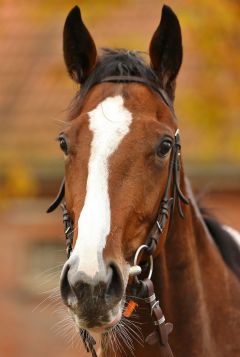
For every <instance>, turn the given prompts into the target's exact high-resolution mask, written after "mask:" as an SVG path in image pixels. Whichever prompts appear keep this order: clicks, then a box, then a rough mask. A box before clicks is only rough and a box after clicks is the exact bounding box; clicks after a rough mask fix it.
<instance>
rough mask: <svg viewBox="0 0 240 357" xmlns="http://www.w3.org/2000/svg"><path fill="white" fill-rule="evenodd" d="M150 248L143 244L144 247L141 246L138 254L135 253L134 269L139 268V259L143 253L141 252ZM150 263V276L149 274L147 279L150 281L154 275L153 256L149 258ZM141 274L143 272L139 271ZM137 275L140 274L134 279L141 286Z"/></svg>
mask: <svg viewBox="0 0 240 357" xmlns="http://www.w3.org/2000/svg"><path fill="white" fill-rule="evenodd" d="M148 248H149V247H148V246H147V245H146V244H143V245H141V246H140V247H139V248H138V249H137V251H136V253H135V257H134V260H133V267H136V266H138V264H137V261H138V257H139V254H140V253H141V251H142V250H143V249H148ZM149 261H150V269H149V274H148V277H147V279H149V280H150V279H151V277H152V273H153V257H152V255H150V256H149ZM130 269H131V268H130ZM140 273H141V271H140V270H139V274H140ZM137 275H138V274H136V275H135V276H134V279H135V281H136V283H137V284H139V282H140V281H139V279H138V277H137Z"/></svg>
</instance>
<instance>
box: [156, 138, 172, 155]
mask: <svg viewBox="0 0 240 357" xmlns="http://www.w3.org/2000/svg"><path fill="white" fill-rule="evenodd" d="M171 148H172V140H171V139H164V140H163V141H162V142H161V143H160V145H159V146H158V147H157V155H158V156H162V157H163V156H166V155H167V153H168V152H169V151H170V150H171Z"/></svg>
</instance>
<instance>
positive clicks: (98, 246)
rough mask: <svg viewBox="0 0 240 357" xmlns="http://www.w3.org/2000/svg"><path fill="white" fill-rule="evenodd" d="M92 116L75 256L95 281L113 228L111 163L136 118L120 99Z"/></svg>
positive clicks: (106, 102) (100, 106)
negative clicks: (83, 200) (84, 191)
mask: <svg viewBox="0 0 240 357" xmlns="http://www.w3.org/2000/svg"><path fill="white" fill-rule="evenodd" d="M88 115H89V128H90V130H91V131H92V133H93V139H92V143H91V152H90V159H89V163H88V178H87V187H86V197H85V202H84V206H83V209H82V211H81V213H80V216H79V220H78V238H77V241H76V244H75V247H74V250H73V254H72V255H73V256H75V255H77V256H78V257H79V267H78V269H79V271H84V272H85V273H86V274H87V275H89V276H91V277H93V276H94V275H95V274H96V273H97V272H99V271H101V270H102V267H101V265H102V264H101V263H102V261H103V260H102V252H103V249H104V247H105V245H106V239H107V236H108V234H109V233H110V226H111V212H110V200H109V193H108V160H109V157H110V156H111V154H112V153H113V152H114V151H115V150H116V149H117V148H118V146H119V144H120V142H121V141H122V139H123V138H124V136H125V135H126V134H127V133H128V132H129V126H130V124H131V122H132V115H131V113H130V112H129V111H128V110H127V109H126V108H125V107H124V105H123V98H122V97H121V96H120V95H118V96H115V97H108V98H107V99H105V100H104V101H103V102H101V103H100V104H98V106H97V107H96V108H95V109H94V110H92V111H91V112H89V113H88Z"/></svg>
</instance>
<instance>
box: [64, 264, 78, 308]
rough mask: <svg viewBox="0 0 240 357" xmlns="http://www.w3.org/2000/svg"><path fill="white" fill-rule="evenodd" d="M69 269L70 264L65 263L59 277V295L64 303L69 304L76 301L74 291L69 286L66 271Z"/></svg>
mask: <svg viewBox="0 0 240 357" xmlns="http://www.w3.org/2000/svg"><path fill="white" fill-rule="evenodd" d="M69 270H70V266H69V265H68V264H66V265H65V266H64V268H63V270H62V273H61V277H60V291H61V296H62V299H63V301H64V303H65V304H66V305H67V306H69V305H73V303H74V302H76V300H77V298H76V295H75V293H74V291H73V290H72V288H71V285H70V283H69V280H68V272H69Z"/></svg>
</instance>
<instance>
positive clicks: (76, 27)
mask: <svg viewBox="0 0 240 357" xmlns="http://www.w3.org/2000/svg"><path fill="white" fill-rule="evenodd" d="M63 53H64V60H65V63H66V66H67V70H68V72H69V74H70V76H71V77H72V78H73V79H74V80H75V81H76V82H77V83H83V82H84V81H85V79H86V78H87V76H88V75H89V73H90V72H91V70H92V69H93V68H94V66H95V63H96V59H97V50H96V46H95V43H94V41H93V39H92V37H91V35H90V33H89V32H88V29H87V28H86V26H85V25H84V23H83V21H82V17H81V12H80V9H79V7H78V6H75V7H74V8H73V9H72V10H71V11H70V13H69V14H68V16H67V19H66V22H65V25H64V30H63Z"/></svg>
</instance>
